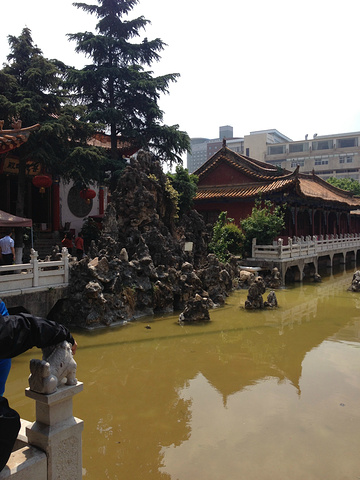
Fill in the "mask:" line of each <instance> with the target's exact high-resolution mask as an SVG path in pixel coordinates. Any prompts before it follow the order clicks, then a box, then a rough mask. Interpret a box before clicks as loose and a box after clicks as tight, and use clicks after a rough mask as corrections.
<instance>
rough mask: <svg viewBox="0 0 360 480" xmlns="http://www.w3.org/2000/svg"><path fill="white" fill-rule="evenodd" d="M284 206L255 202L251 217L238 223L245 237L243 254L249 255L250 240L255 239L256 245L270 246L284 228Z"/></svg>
mask: <svg viewBox="0 0 360 480" xmlns="http://www.w3.org/2000/svg"><path fill="white" fill-rule="evenodd" d="M283 207H284V206H279V205H278V206H275V205H274V204H273V203H272V202H271V201H270V200H263V201H262V200H261V197H260V198H259V199H257V200H256V201H255V205H254V208H253V209H252V212H251V215H250V216H248V217H247V218H245V219H244V220H242V221H241V222H240V225H241V229H242V231H243V233H244V235H245V241H244V249H243V254H244V255H246V256H250V255H251V249H252V240H253V238H256V243H257V245H271V244H272V242H273V240H274V238H275V237H277V236H278V235H279V234H280V233H281V231H282V230H283V228H284V227H285V221H284V217H285V212H284V210H283Z"/></svg>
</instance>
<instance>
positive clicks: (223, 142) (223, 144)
mask: <svg viewBox="0 0 360 480" xmlns="http://www.w3.org/2000/svg"><path fill="white" fill-rule="evenodd" d="M222 146H223V148H224V147H226V138H225V137H224V138H223V141H222Z"/></svg>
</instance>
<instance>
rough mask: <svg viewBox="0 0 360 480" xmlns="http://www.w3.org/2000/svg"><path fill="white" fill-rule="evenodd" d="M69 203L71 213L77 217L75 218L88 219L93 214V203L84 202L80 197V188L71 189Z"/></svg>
mask: <svg viewBox="0 0 360 480" xmlns="http://www.w3.org/2000/svg"><path fill="white" fill-rule="evenodd" d="M67 203H68V206H69V209H70V212H71V213H72V214H73V215H75V217H81V218H83V217H87V216H88V215H89V213H90V212H91V209H92V206H93V201H92V200H90V201H89V202H88V201H87V200H84V199H83V198H81V197H80V188H78V187H71V188H70V190H69V193H68V198H67Z"/></svg>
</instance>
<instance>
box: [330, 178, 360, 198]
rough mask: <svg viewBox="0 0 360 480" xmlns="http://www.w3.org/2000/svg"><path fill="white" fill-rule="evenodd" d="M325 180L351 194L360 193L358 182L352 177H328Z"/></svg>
mask: <svg viewBox="0 0 360 480" xmlns="http://www.w3.org/2000/svg"><path fill="white" fill-rule="evenodd" d="M327 182H328V183H330V185H333V186H334V187H337V188H341V189H342V190H347V191H348V192H350V193H352V194H353V195H360V183H359V182H358V181H357V180H354V179H353V178H335V177H330V178H329V179H328V180H327Z"/></svg>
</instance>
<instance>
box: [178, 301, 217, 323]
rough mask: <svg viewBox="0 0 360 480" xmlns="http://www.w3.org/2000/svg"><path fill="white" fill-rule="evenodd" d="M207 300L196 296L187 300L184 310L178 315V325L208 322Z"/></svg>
mask: <svg viewBox="0 0 360 480" xmlns="http://www.w3.org/2000/svg"><path fill="white" fill-rule="evenodd" d="M209 321H210V315H209V299H208V298H206V297H201V296H200V295H199V294H196V295H195V297H194V298H191V299H189V300H188V302H187V304H186V306H185V309H184V311H183V312H182V313H180V315H179V324H180V325H182V324H184V323H203V322H209Z"/></svg>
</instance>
